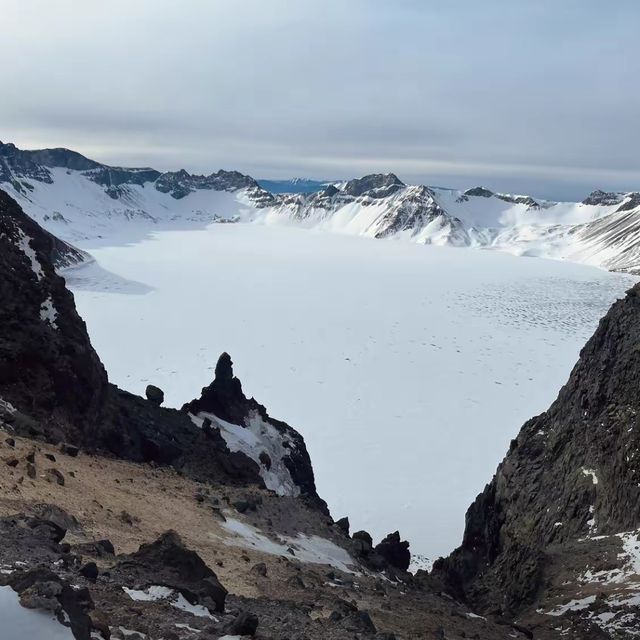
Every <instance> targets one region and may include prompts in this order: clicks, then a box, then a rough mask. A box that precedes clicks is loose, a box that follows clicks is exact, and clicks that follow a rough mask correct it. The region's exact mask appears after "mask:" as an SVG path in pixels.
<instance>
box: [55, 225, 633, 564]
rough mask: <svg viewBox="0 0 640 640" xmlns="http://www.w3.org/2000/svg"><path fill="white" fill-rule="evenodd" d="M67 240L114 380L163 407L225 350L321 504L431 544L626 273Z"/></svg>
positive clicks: (316, 236)
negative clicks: (308, 461)
mask: <svg viewBox="0 0 640 640" xmlns="http://www.w3.org/2000/svg"><path fill="white" fill-rule="evenodd" d="M106 244H107V245H108V242H107V243H106ZM80 246H81V247H82V248H84V249H87V250H89V251H90V252H91V253H92V254H93V255H94V257H95V258H96V262H95V263H93V264H89V265H86V266H83V267H80V268H78V269H75V270H72V271H69V272H67V274H66V277H67V280H68V283H69V285H70V287H71V288H72V290H73V292H74V294H75V297H76V302H77V305H78V308H79V311H80V313H81V314H82V316H83V317H84V318H85V320H86V322H87V325H88V328H89V333H90V335H91V338H92V341H93V344H94V346H95V347H96V349H97V350H98V353H99V354H100V357H101V358H102V360H103V362H104V363H105V365H106V367H107V370H108V372H109V377H110V379H111V380H112V381H113V382H115V383H116V384H118V385H119V386H121V387H123V388H125V389H127V390H130V391H133V392H135V393H138V394H144V389H145V387H146V385H147V384H149V383H152V384H156V385H158V386H160V387H161V388H162V389H164V391H165V396H166V404H167V405H169V406H176V407H177V406H180V405H182V403H183V402H185V401H187V400H190V399H191V398H193V397H194V396H196V395H198V394H199V391H200V388H201V387H203V386H204V385H206V384H208V383H209V382H210V381H211V380H212V378H213V368H214V366H215V363H216V360H217V358H218V355H219V354H220V353H221V352H222V351H228V352H229V353H230V354H231V356H232V358H233V360H234V363H235V371H236V374H237V375H238V376H239V377H240V379H241V380H242V383H243V385H244V389H245V392H246V393H247V395H253V396H255V397H256V398H257V399H258V400H259V401H260V402H261V403H263V404H264V405H265V406H266V407H267V410H268V411H269V413H270V414H271V415H272V416H274V417H276V418H279V419H282V420H284V421H286V422H288V423H289V424H291V425H292V426H293V427H295V428H296V429H298V430H299V431H300V432H301V433H302V434H303V435H304V437H305V439H306V442H307V446H308V448H309V452H310V454H311V458H312V461H313V465H314V469H315V473H316V480H317V484H318V490H319V493H320V495H322V496H323V497H324V498H325V499H326V500H327V502H328V503H329V507H330V509H331V511H332V514H333V515H334V517H336V518H338V517H341V516H343V515H348V516H349V518H350V520H351V525H352V529H353V530H355V529H362V528H364V529H367V530H369V531H370V532H371V533H372V535H373V536H374V538H380V537H381V536H383V535H384V534H386V533H388V532H389V531H393V530H395V529H399V530H400V533H401V534H402V536H403V537H406V538H407V539H408V540H409V541H410V542H411V549H412V551H413V552H416V553H420V554H425V555H426V556H428V557H430V558H435V557H437V556H438V555H442V554H446V553H447V552H449V551H451V550H452V549H453V548H454V547H455V546H457V545H458V544H459V542H460V540H461V535H462V530H463V525H464V514H465V510H466V508H467V507H468V506H469V504H470V503H471V502H472V500H473V499H474V498H475V496H476V495H477V494H478V493H479V492H480V491H481V490H482V489H483V487H484V485H485V483H486V482H488V481H489V480H490V478H491V476H492V475H493V473H494V470H495V467H496V465H497V464H498V463H499V461H500V460H501V459H502V457H503V455H504V454H505V453H506V451H507V448H508V445H509V441H510V440H511V439H512V438H513V437H515V435H516V434H517V433H518V430H519V428H520V426H521V425H522V423H523V422H524V421H525V420H526V419H528V418H530V417H531V416H533V415H535V414H537V413H540V412H541V411H543V410H545V409H546V408H547V406H548V405H549V404H550V402H551V401H552V400H553V399H554V398H555V397H556V395H557V393H558V390H559V389H560V387H561V385H562V384H564V382H565V381H566V379H567V376H568V374H569V372H570V370H571V368H572V366H573V364H574V362H575V361H576V359H577V356H578V352H579V350H580V348H581V347H582V345H583V344H584V342H585V341H586V340H587V338H588V337H589V336H590V335H591V334H592V332H593V331H594V329H595V327H596V325H597V323H598V320H599V318H600V317H601V316H602V315H603V314H604V313H605V312H606V310H607V308H608V307H609V305H610V304H611V303H612V302H613V301H614V300H615V299H616V298H618V297H621V296H622V295H623V293H624V292H625V291H626V289H628V288H629V287H630V286H631V284H632V283H633V282H634V281H635V278H632V277H630V276H624V275H620V274H613V273H607V272H605V271H601V270H598V269H595V268H591V267H586V266H580V265H576V264H570V263H566V262H555V261H551V260H543V259H536V258H518V257H513V256H511V255H506V254H501V253H497V252H493V251H481V250H472V249H451V248H438V247H432V246H422V245H414V244H410V243H405V242H400V241H375V240H368V239H364V238H360V237H352V236H343V235H332V234H329V233H322V232H313V231H307V230H302V229H295V228H289V227H269V226H259V225H249V224H214V225H211V226H210V227H209V228H208V229H206V230H197V231H166V232H160V233H157V234H155V235H153V236H151V237H149V238H148V239H146V240H143V241H142V242H138V243H135V244H131V245H123V244H120V245H119V246H105V242H104V241H103V244H102V246H100V247H95V246H91V245H85V246H82V244H81V245H80Z"/></svg>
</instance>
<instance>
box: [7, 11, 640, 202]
mask: <svg viewBox="0 0 640 640" xmlns="http://www.w3.org/2000/svg"><path fill="white" fill-rule="evenodd" d="M0 16H1V19H2V26H3V30H2V31H3V34H2V38H0V60H2V61H3V62H2V76H1V78H2V99H1V100H0V140H2V141H3V142H14V143H15V144H17V145H18V146H19V147H22V148H40V147H58V146H63V147H69V148H72V149H75V150H77V151H80V152H82V153H84V154H85V155H88V156H89V157H92V158H94V159H96V160H100V161H103V162H107V163H111V164H116V165H143V166H149V165H150V166H153V167H155V168H158V169H160V170H169V169H179V168H185V169H187V170H189V171H192V172H198V173H210V172H211V171H214V170H217V169H219V168H225V169H238V170H240V171H243V172H245V173H249V174H251V175H253V176H254V177H257V178H286V177H292V176H303V177H312V178H329V179H338V178H348V177H354V176H359V175H364V174H366V173H372V172H389V171H393V172H395V173H397V174H398V175H399V176H400V177H401V178H402V179H403V180H404V181H406V182H412V183H424V184H431V185H440V186H451V187H457V188H466V187H470V186H474V185H477V184H483V185H485V186H488V187H489V188H492V189H495V190H499V191H505V192H511V193H531V194H533V195H537V196H539V197H547V198H552V199H563V198H564V199H582V198H583V197H584V196H585V195H586V194H587V193H588V192H590V191H591V190H593V189H595V188H602V189H613V190H615V189H617V190H632V189H635V190H637V189H640V153H639V152H638V149H639V147H640V144H639V143H640V117H639V116H638V114H640V83H639V82H638V81H637V78H638V77H640V55H639V54H638V51H637V26H638V24H639V23H640V2H637V1H636V0H610V1H609V2H604V1H602V0H553V1H549V0H484V1H483V2H478V1H477V0H446V1H445V0H181V1H178V0H153V2H151V1H147V0H127V1H126V2H125V1H123V0H110V2H108V3H106V2H101V1H100V0H84V1H83V2H78V1H77V0H0Z"/></svg>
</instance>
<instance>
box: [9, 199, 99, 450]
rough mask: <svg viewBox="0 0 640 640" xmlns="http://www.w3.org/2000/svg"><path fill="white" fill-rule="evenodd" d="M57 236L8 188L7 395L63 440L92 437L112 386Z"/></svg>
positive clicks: (42, 427) (18, 406)
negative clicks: (63, 265) (58, 266)
mask: <svg viewBox="0 0 640 640" xmlns="http://www.w3.org/2000/svg"><path fill="white" fill-rule="evenodd" d="M55 251H56V239H55V238H54V237H53V236H52V235H51V234H49V233H47V232H45V231H44V230H43V229H42V228H41V227H40V226H39V225H38V224H37V223H36V222H34V221H33V220H31V218H29V217H28V216H27V215H26V214H25V213H24V212H23V211H22V210H21V209H20V207H19V206H18V205H17V203H16V202H15V201H14V200H13V199H12V198H10V197H9V196H8V195H7V194H6V193H5V192H4V191H0V300H2V304H1V305H0V397H1V398H3V400H5V401H7V402H9V403H11V404H12V405H13V406H15V407H16V408H18V409H20V410H21V411H22V412H24V413H28V414H29V415H30V416H31V417H32V418H35V419H36V420H37V421H41V423H40V426H38V425H36V424H35V423H34V424H32V425H31V428H32V430H33V431H34V432H36V433H31V434H27V435H37V432H38V431H39V430H44V429H45V428H46V430H47V431H48V433H50V434H51V435H52V437H58V438H59V439H62V434H64V433H69V434H71V435H72V436H73V438H75V439H82V438H85V437H91V436H90V433H89V432H90V430H92V429H94V426H93V425H95V423H96V422H97V421H98V420H99V414H100V411H101V408H102V406H103V404H104V401H105V398H106V394H107V390H108V383H107V374H106V372H105V370H104V367H103V366H102V363H101V362H100V360H99V358H98V356H97V355H96V353H95V351H94V350H93V348H92V346H91V343H90V342H89V337H88V335H87V330H86V327H85V324H84V322H83V321H82V319H81V318H80V317H79V316H78V314H77V312H76V309H75V305H74V302H73V296H72V295H71V293H70V292H69V291H68V290H67V289H66V287H65V284H64V280H63V279H62V278H60V277H59V276H58V275H56V273H55V270H54V264H53V259H52V258H53V254H54V253H55Z"/></svg>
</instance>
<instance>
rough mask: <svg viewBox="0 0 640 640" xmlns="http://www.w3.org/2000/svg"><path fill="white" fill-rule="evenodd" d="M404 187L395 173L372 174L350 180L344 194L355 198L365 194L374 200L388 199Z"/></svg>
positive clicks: (343, 191) (343, 190)
mask: <svg viewBox="0 0 640 640" xmlns="http://www.w3.org/2000/svg"><path fill="white" fill-rule="evenodd" d="M404 186H405V184H404V182H402V181H401V180H400V179H399V178H398V176H396V175H395V174H393V173H372V174H370V175H367V176H364V177H362V178H355V179H353V180H349V182H347V184H346V185H345V186H344V188H343V189H342V193H343V194H344V195H347V196H353V197H355V198H357V197H359V196H361V195H364V194H365V193H366V194H367V195H368V196H370V197H372V198H386V197H388V196H390V195H391V194H393V193H395V192H396V191H398V189H402V187H404Z"/></svg>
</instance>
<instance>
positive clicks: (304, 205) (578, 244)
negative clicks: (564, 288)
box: [0, 144, 640, 274]
mask: <svg viewBox="0 0 640 640" xmlns="http://www.w3.org/2000/svg"><path fill="white" fill-rule="evenodd" d="M0 185H2V186H3V188H5V189H7V190H8V191H9V192H10V193H11V194H12V195H13V196H14V197H15V198H16V199H17V200H18V201H19V202H20V204H21V205H22V206H23V208H24V209H25V210H26V211H27V213H29V215H31V216H32V217H33V218H34V219H36V220H37V221H38V222H39V223H41V224H42V225H44V226H45V227H46V228H47V229H48V230H49V231H51V232H52V233H54V234H55V235H57V236H58V237H60V238H61V239H62V240H64V241H66V242H70V243H72V244H73V243H78V242H79V243H83V242H85V241H89V242H91V241H95V240H96V239H99V238H108V237H114V236H119V237H125V236H127V233H128V232H130V233H129V237H128V238H127V240H129V241H131V240H135V239H136V238H137V237H144V235H146V234H148V233H150V232H152V231H154V230H156V229H162V228H170V227H171V228H176V227H177V228H193V227H196V228H198V227H203V226H206V225H208V224H211V223H213V222H249V223H255V224H270V225H297V226H301V227H303V228H315V229H319V230H324V231H331V232H337V233H347V234H354V235H362V236H366V237H372V238H376V239H397V240H404V241H410V242H415V243H419V244H433V245H437V246H452V247H460V248H476V249H477V248H480V249H491V250H498V251H504V252H508V253H512V254H515V255H521V256H528V257H543V258H552V259H559V260H569V261H574V262H580V263H585V264H588V265H593V266H597V267H601V268H605V269H609V270H614V271H621V272H627V273H633V274H639V273H640V193H639V192H628V193H613V192H604V191H600V190H596V191H593V192H592V193H591V194H589V195H588V196H587V197H586V198H585V199H584V200H583V201H582V202H553V201H548V200H543V199H537V198H533V197H531V196H529V195H512V194H505V193H499V192H494V191H492V190H490V189H487V188H486V187H473V188H470V189H467V190H466V191H458V190H451V189H444V188H442V187H429V186H425V185H407V184H405V183H404V182H403V181H401V180H400V179H399V178H398V177H397V176H396V175H395V174H393V173H387V174H371V175H368V176H363V177H361V178H354V179H351V180H347V181H343V182H338V183H331V184H326V185H324V186H323V188H322V189H321V190H316V191H312V192H308V193H277V194H274V193H270V192H269V191H267V190H265V189H264V188H262V187H261V186H260V184H259V182H258V181H256V180H254V179H253V178H252V177H250V176H247V175H245V174H242V173H240V172H237V171H225V170H218V171H217V172H214V173H211V174H209V175H197V174H191V173H189V172H187V171H186V170H184V169H181V170H179V171H168V172H164V173H161V172H159V171H156V170H155V169H151V168H122V167H110V166H108V165H103V164H100V163H96V162H95V161H93V160H89V159H88V158H85V157H84V156H82V155H81V154H77V153H76V152H73V151H70V150H67V149H49V150H34V151H21V150H19V149H18V148H17V147H15V145H12V144H4V145H3V144H0ZM125 223H126V224H125ZM131 223H135V224H131Z"/></svg>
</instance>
